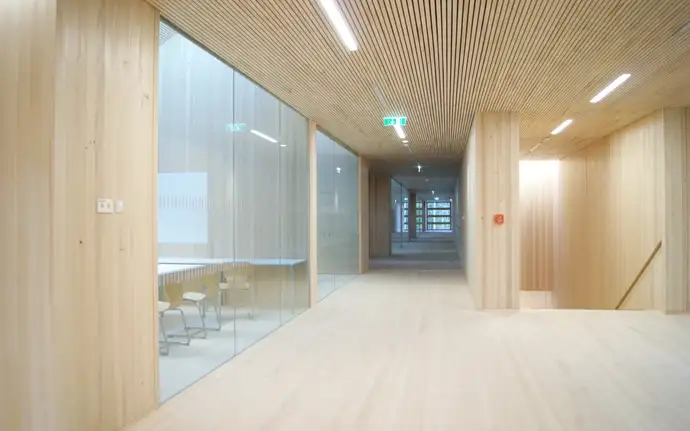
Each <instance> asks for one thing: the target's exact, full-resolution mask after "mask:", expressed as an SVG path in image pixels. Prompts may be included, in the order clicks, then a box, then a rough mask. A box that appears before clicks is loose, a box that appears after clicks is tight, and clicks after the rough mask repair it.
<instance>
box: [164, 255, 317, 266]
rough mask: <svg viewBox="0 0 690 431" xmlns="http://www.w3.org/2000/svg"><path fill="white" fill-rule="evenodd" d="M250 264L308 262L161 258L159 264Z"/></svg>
mask: <svg viewBox="0 0 690 431" xmlns="http://www.w3.org/2000/svg"><path fill="white" fill-rule="evenodd" d="M233 262H237V263H249V264H250V265H256V266H295V265H299V264H300V263H304V262H306V259H289V258H284V259H234V258H226V259H223V258H204V257H161V258H158V263H159V264H164V265H182V266H184V265H214V264H223V263H233Z"/></svg>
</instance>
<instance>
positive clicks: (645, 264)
mask: <svg viewBox="0 0 690 431" xmlns="http://www.w3.org/2000/svg"><path fill="white" fill-rule="evenodd" d="M660 248H661V241H659V244H657V245H656V247H654V251H652V254H650V255H649V258H648V259H647V261H646V262H645V263H644V266H642V269H640V272H638V273H637V276H636V277H635V279H634V280H633V282H632V283H631V284H630V287H628V290H626V291H625V295H623V297H622V298H621V300H620V301H618V305H616V310H619V309H620V308H621V306H622V305H623V304H624V303H625V301H626V300H627V299H628V296H630V293H631V292H632V290H633V289H634V288H635V286H636V285H637V282H638V281H640V278H642V274H644V272H645V270H646V269H647V267H648V266H649V264H650V263H652V259H654V256H656V254H657V253H658V252H659V249H660Z"/></svg>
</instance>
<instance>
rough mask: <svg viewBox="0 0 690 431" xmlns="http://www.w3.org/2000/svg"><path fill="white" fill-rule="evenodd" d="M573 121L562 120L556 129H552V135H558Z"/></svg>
mask: <svg viewBox="0 0 690 431" xmlns="http://www.w3.org/2000/svg"><path fill="white" fill-rule="evenodd" d="M572 122H573V120H565V121H564V122H562V123H561V124H559V125H558V127H556V128H555V129H553V130H552V131H551V134H552V135H558V134H559V133H561V132H562V131H563V130H564V129H565V128H566V127H568V126H570V123H572Z"/></svg>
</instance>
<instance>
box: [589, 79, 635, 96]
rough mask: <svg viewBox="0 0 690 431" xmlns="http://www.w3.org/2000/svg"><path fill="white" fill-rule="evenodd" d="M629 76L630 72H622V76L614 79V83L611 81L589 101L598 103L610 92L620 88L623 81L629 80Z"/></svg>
mask: <svg viewBox="0 0 690 431" xmlns="http://www.w3.org/2000/svg"><path fill="white" fill-rule="evenodd" d="M628 78H630V74H629V73H624V74H622V75H621V76H619V77H618V78H616V79H614V80H613V82H612V83H610V84H609V85H607V86H606V88H604V89H603V90H601V91H600V92H599V94H597V95H596V96H594V97H593V98H592V100H590V101H589V103H597V102H600V101H601V100H602V99H603V98H604V97H606V96H608V95H609V93H611V92H612V91H613V90H615V89H616V88H618V86H619V85H621V84H622V83H624V82H625V81H627V80H628Z"/></svg>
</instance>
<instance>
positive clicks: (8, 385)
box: [0, 0, 158, 431]
mask: <svg viewBox="0 0 690 431" xmlns="http://www.w3.org/2000/svg"><path fill="white" fill-rule="evenodd" d="M0 17H1V18H0V20H1V24H2V25H0V34H2V35H3V39H4V40H5V41H6V42H5V49H3V50H2V54H1V55H2V64H3V67H2V68H0V70H1V71H0V73H2V75H0V76H1V78H0V81H2V83H3V97H2V98H1V100H2V115H1V117H2V120H0V121H3V125H2V127H0V136H1V141H2V146H0V165H1V167H2V169H0V178H1V181H0V184H2V185H1V186H0V198H1V199H2V200H3V210H2V212H1V213H0V217H1V220H0V232H1V234H2V235H1V236H2V238H3V244H2V255H1V257H2V259H0V260H1V261H2V268H1V270H0V277H2V278H0V286H2V292H3V302H2V305H1V306H0V311H1V312H0V315H1V316H2V318H1V319H3V320H2V323H3V326H4V327H5V328H8V329H9V330H8V331H6V339H5V341H4V342H3V343H2V347H0V349H1V350H0V357H2V358H3V368H2V371H0V382H1V383H0V385H1V386H2V387H3V390H2V391H1V392H2V395H1V396H0V397H2V398H1V399H2V402H1V403H0V429H6V430H58V431H62V430H65V431H68V430H69V431H74V430H76V431H81V430H95V429H98V430H115V429H119V428H121V427H122V426H124V425H125V424H126V423H128V422H131V421H133V420H134V419H136V418H139V417H141V416H143V415H144V414H145V413H146V412H148V411H149V410H151V409H153V408H154V407H155V406H156V404H157V395H156V392H157V381H156V373H157V369H156V364H157V338H156V334H157V331H156V314H155V292H156V290H155V284H156V274H155V273H156V269H155V268H156V254H157V253H156V229H155V220H156V218H155V217H156V214H155V195H156V190H155V180H154V179H155V175H154V174H155V172H156V145H155V134H156V127H155V109H156V104H155V100H156V63H157V62H156V52H157V44H158V42H157V26H158V17H157V13H156V11H155V10H154V9H153V8H152V7H151V6H150V5H148V4H147V3H144V2H142V1H140V0H119V1H117V0H94V1H91V0H52V1H51V0H33V1H24V0H10V1H3V2H2V5H1V6H0ZM5 90H7V92H5ZM6 95H9V97H7V96H6ZM97 197H110V198H114V199H119V200H122V201H123V202H124V212H122V213H119V214H110V215H97V214H96V213H95V203H96V198H97Z"/></svg>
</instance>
